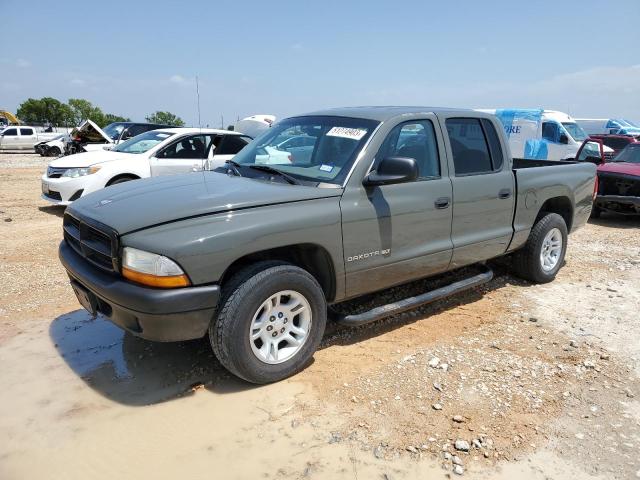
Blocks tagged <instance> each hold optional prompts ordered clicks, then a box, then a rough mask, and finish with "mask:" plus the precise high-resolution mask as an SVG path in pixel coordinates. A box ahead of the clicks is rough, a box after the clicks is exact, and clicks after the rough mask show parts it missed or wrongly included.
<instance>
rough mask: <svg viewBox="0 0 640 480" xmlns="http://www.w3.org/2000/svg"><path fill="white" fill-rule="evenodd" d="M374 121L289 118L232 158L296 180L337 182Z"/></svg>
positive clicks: (336, 118)
mask: <svg viewBox="0 0 640 480" xmlns="http://www.w3.org/2000/svg"><path fill="white" fill-rule="evenodd" d="M377 125H378V122H376V121H373V120H363V119H359V118H347V117H330V116H326V117H325V116H322V117H297V118H289V119H286V120H283V121H282V122H279V123H277V124H275V125H274V126H273V127H271V128H270V129H268V130H266V131H265V132H264V133H263V134H262V135H260V136H259V137H258V138H256V139H255V140H254V141H253V142H251V143H250V144H249V145H247V146H246V147H245V148H244V149H242V150H241V151H240V153H238V154H237V155H236V156H235V157H234V158H233V160H234V161H235V162H236V163H238V164H239V165H240V166H251V165H269V166H270V167H272V168H276V169H277V170H280V171H282V172H284V173H286V174H288V175H291V176H293V177H294V178H297V179H300V180H306V181H311V182H316V183H333V184H341V183H342V182H343V181H344V179H345V178H346V176H347V174H348V172H349V170H350V168H351V165H353V161H354V160H355V158H356V156H357V154H358V152H359V151H360V149H361V148H362V147H363V145H364V144H365V142H366V141H367V139H368V138H369V136H370V135H371V133H372V132H373V130H374V129H375V127H376V126H377ZM243 174H244V171H243Z"/></svg>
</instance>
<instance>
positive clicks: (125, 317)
mask: <svg viewBox="0 0 640 480" xmlns="http://www.w3.org/2000/svg"><path fill="white" fill-rule="evenodd" d="M58 255H59V257H60V261H61V262H62V265H63V266H64V268H65V269H66V270H67V273H68V274H69V278H70V279H71V281H72V282H76V283H77V284H79V285H80V286H81V287H83V288H84V289H85V290H87V291H88V292H90V294H92V295H94V296H95V297H96V299H97V301H96V304H97V311H98V313H101V314H102V315H104V316H105V317H107V318H108V319H109V320H110V321H111V322H113V323H114V324H116V325H118V326H119V327H121V328H123V329H124V330H126V331H128V332H130V333H132V334H134V335H136V336H138V337H142V338H145V339H147V340H154V341H159V342H172V341H181V340H191V339H195V338H201V337H203V336H204V335H205V334H206V333H207V329H208V327H209V323H210V322H211V319H212V318H213V316H214V314H215V311H216V308H217V305H218V300H219V298H220V287H219V286H218V285H207V286H202V287H187V288H175V289H157V288H149V287H143V286H139V285H135V284H133V283H131V282H128V281H126V280H124V279H122V278H121V277H118V276H114V275H111V274H109V273H107V272H103V271H102V270H100V269H98V268H97V267H94V266H92V265H91V264H89V263H88V262H87V261H86V260H85V259H84V258H82V257H81V256H80V255H78V254H77V253H76V252H75V251H74V250H73V249H72V248H71V247H69V246H68V245H67V244H66V242H65V241H62V243H61V244H60V248H59V251H58Z"/></svg>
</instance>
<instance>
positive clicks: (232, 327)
mask: <svg viewBox="0 0 640 480" xmlns="http://www.w3.org/2000/svg"><path fill="white" fill-rule="evenodd" d="M223 292H224V294H223V299H222V302H221V305H220V311H219V314H218V317H217V319H216V320H215V321H213V322H212V323H211V326H210V327H209V338H210V340H211V345H212V347H213V350H214V352H215V354H216V356H217V357H218V360H219V361H220V363H222V364H223V365H224V366H225V367H226V368H227V369H228V370H229V371H230V372H232V373H234V374H235V375H237V376H238V377H241V378H243V379H245V380H247V381H249V382H252V383H270V382H276V381H278V380H282V379H284V378H287V377H289V376H291V375H293V374H295V373H297V372H299V371H300V370H302V369H303V368H304V367H305V366H306V365H307V364H308V363H309V361H310V360H311V357H312V356H313V354H314V352H315V351H316V349H317V348H318V345H319V344H320V340H321V339H322V335H323V333H324V327H325V324H326V318H327V306H326V301H325V298H324V293H323V291H322V289H321V287H320V285H319V284H318V282H317V281H316V279H315V278H314V277H313V276H312V275H311V274H309V273H308V272H307V271H305V270H303V269H301V268H299V267H296V266H293V265H289V264H279V265H274V264H273V262H262V263H261V264H257V265H254V266H251V267H249V268H248V269H245V270H243V271H240V272H238V273H237V274H236V275H234V277H233V278H231V279H230V281H229V282H228V284H227V286H226V287H224V286H223Z"/></svg>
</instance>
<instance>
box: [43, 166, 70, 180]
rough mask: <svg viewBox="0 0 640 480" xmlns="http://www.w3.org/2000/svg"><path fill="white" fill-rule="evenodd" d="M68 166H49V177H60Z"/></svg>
mask: <svg viewBox="0 0 640 480" xmlns="http://www.w3.org/2000/svg"><path fill="white" fill-rule="evenodd" d="M67 170H68V168H59V167H47V177H48V178H60V177H61V176H62V174H63V173H64V172H66V171H67Z"/></svg>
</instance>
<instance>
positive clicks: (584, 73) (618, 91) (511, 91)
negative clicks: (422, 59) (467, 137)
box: [347, 65, 640, 120]
mask: <svg viewBox="0 0 640 480" xmlns="http://www.w3.org/2000/svg"><path fill="white" fill-rule="evenodd" d="M354 102H362V103H376V104H394V105H433V106H447V107H462V108H547V109H552V110H560V111H564V112H567V113H569V114H571V115H573V116H577V117H587V118H590V117H596V118H597V117H603V118H608V117H612V118H613V117H622V118H629V119H631V120H634V119H638V120H640V65H630V66H618V67H610V66H609V67H605V66H595V67H592V68H589V69H585V70H580V71H576V72H570V73H559V74H557V75H552V76H549V77H547V78H542V79H531V80H527V79H524V80H523V79H518V80H510V78H509V76H508V75H507V76H506V77H505V79H504V80H503V81H499V82H495V81H486V80H484V81H483V79H482V78H478V80H477V81H475V82H471V81H468V82H464V83H462V82H460V81H459V82H455V83H453V82H452V83H449V84H447V83H446V82H433V83H422V84H413V83H412V84H404V85H403V84H398V85H385V86H380V88H378V89H372V90H370V91H368V92H362V93H361V94H359V95H357V98H352V99H350V100H348V101H347V103H349V104H353V103H354Z"/></svg>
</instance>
